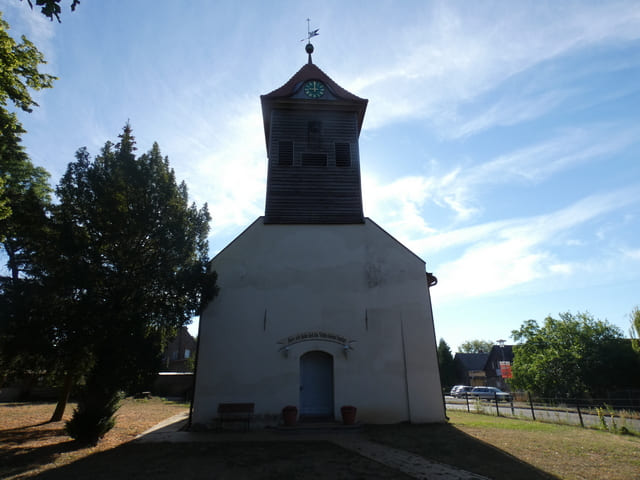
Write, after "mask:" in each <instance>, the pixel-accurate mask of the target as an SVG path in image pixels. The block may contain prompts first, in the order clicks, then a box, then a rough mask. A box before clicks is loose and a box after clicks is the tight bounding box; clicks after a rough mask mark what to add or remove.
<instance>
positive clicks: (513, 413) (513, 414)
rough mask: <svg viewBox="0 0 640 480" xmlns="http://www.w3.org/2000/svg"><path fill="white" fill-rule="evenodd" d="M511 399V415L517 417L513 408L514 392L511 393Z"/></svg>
mask: <svg viewBox="0 0 640 480" xmlns="http://www.w3.org/2000/svg"><path fill="white" fill-rule="evenodd" d="M509 401H510V402H511V416H513V417H515V416H516V411H515V409H514V408H513V394H510V395H509Z"/></svg>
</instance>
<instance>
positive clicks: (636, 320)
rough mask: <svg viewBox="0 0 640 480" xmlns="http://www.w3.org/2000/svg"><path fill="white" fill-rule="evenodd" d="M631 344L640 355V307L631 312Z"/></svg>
mask: <svg viewBox="0 0 640 480" xmlns="http://www.w3.org/2000/svg"><path fill="white" fill-rule="evenodd" d="M631 342H632V345H633V349H634V350H635V351H636V352H638V353H640V307H634V309H633V310H631Z"/></svg>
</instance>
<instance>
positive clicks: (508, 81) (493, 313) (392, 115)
mask: <svg viewBox="0 0 640 480" xmlns="http://www.w3.org/2000/svg"><path fill="white" fill-rule="evenodd" d="M34 3H35V2H34ZM63 3H64V5H63V12H62V16H61V19H62V23H60V24H59V23H57V22H55V21H54V22H51V21H49V20H48V19H46V18H45V17H44V16H42V15H41V14H39V13H38V12H37V11H31V10H30V9H29V6H28V4H27V2H25V1H22V2H21V1H18V0H0V11H2V12H3V17H4V19H5V20H7V21H8V22H9V24H10V25H11V30H10V33H11V34H12V35H13V36H14V38H17V37H18V36H19V35H21V34H25V35H26V36H27V37H28V38H29V39H30V40H31V41H33V42H34V43H35V44H36V46H37V47H38V49H39V50H40V51H42V52H43V53H44V55H45V57H46V59H47V61H48V63H47V65H46V66H45V67H44V68H43V69H42V70H43V71H46V72H47V73H52V74H54V75H56V76H58V77H59V80H57V81H56V82H55V87H54V88H53V89H48V90H46V91H40V92H36V94H35V98H36V100H37V102H38V103H39V105H40V106H39V107H38V108H37V109H35V110H34V112H33V113H30V114H21V115H20V120H21V121H22V123H23V125H24V126H25V128H26V129H27V131H28V133H27V134H26V135H25V136H24V140H23V143H24V145H25V147H26V149H27V153H28V154H29V155H30V157H31V159H32V161H33V162H34V163H35V164H36V165H39V166H43V167H45V168H46V169H47V170H48V171H49V172H50V173H51V183H52V185H55V184H57V182H58V181H59V179H60V177H61V176H62V174H63V173H64V171H65V169H66V166H67V164H68V163H69V162H71V161H73V160H74V153H75V151H76V150H77V149H78V148H80V147H83V146H86V147H87V148H88V149H89V151H90V152H91V153H92V154H93V155H95V154H98V153H99V149H100V147H101V146H103V145H104V143H105V142H106V141H107V140H111V141H117V135H118V134H119V133H120V131H121V129H122V127H123V126H124V125H125V123H126V122H127V121H129V122H130V123H131V126H132V127H133V132H134V135H135V137H136V140H137V147H138V151H139V152H141V153H142V152H145V151H147V150H149V149H150V148H151V147H152V145H153V142H156V141H157V142H158V144H159V145H160V149H161V151H162V153H163V154H164V155H166V156H168V158H169V161H170V164H171V166H172V167H173V168H174V169H175V172H176V177H177V179H178V180H184V181H185V182H186V183H187V185H188V187H189V194H190V197H191V198H192V199H193V200H194V201H195V202H196V203H197V204H198V205H202V204H204V203H205V202H207V203H208V205H209V209H210V212H211V215H212V217H213V220H212V223H211V236H210V253H211V254H212V255H214V254H215V253H216V252H218V251H220V250H221V249H222V248H223V247H224V246H225V245H227V244H228V243H229V242H230V241H231V240H232V239H233V238H235V237H236V236H237V235H238V234H240V233H241V232H242V231H243V230H244V229H245V228H246V227H247V226H248V225H249V224H251V223H252V222H253V221H254V220H255V219H256V218H257V217H259V216H260V215H262V214H263V213H264V200H265V192H266V171H267V158H266V149H265V144H264V131H263V126H262V113H261V109H260V98H259V97H260V95H261V94H265V93H268V92H270V91H272V90H274V89H276V88H278V87H280V86H281V85H283V84H284V83H286V81H287V80H288V79H289V78H290V77H291V76H292V75H293V74H294V73H295V72H296V71H298V69H299V68H301V67H302V66H303V65H304V64H305V63H306V61H307V55H306V53H305V51H304V45H305V42H303V41H301V40H302V39H304V38H305V37H306V34H307V18H309V19H310V27H311V29H312V30H313V29H316V28H317V29H319V34H320V35H318V36H317V37H314V38H313V39H312V42H313V44H314V46H315V52H314V54H313V61H314V63H315V64H316V65H317V66H319V67H320V68H321V69H322V70H323V71H324V72H325V73H327V74H328V75H329V76H330V77H331V78H332V79H333V80H334V81H336V82H337V83H338V84H339V85H341V86H342V87H344V88H346V89H347V90H349V91H350V92H352V93H354V94H356V95H358V96H360V97H363V98H367V99H368V100H369V104H368V107H367V113H366V116H365V120H364V125H363V129H362V132H361V135H360V164H361V170H362V188H363V198H364V210H365V215H366V216H368V217H370V218H371V219H373V220H374V221H375V222H376V223H377V224H379V225H380V226H381V227H382V228H384V229H385V230H386V231H387V232H389V233H390V234H391V235H393V236H394V237H395V238H397V239H398V240H399V241H401V242H402V243H404V244H405V245H406V246H408V247H409V248H410V249H411V250H413V251H414V252H415V253H416V254H417V255H418V256H420V257H421V258H423V259H424V260H425V261H426V269H427V271H429V272H433V273H434V274H435V275H436V276H437V278H438V280H439V281H438V284H437V285H436V286H435V287H433V288H432V289H431V299H432V304H433V314H434V323H435V331H436V337H437V339H440V338H443V339H444V340H445V341H446V342H447V343H448V344H449V346H450V347H451V349H452V351H454V352H455V351H457V350H458V346H459V345H461V344H462V343H463V342H465V341H467V340H473V339H484V340H491V341H496V340H498V339H505V340H507V343H512V339H511V338H510V335H511V332H512V330H515V329H518V328H519V327H520V326H521V325H522V324H523V322H525V321H526V320H529V319H535V320H537V321H538V322H542V321H544V318H545V317H546V316H548V315H552V316H554V317H555V318H558V314H559V313H560V312H566V311H570V312H572V313H578V312H589V313H591V314H592V315H593V316H594V317H596V318H598V319H601V320H607V321H609V322H610V323H613V324H615V325H617V326H618V327H620V329H621V330H622V331H623V333H624V334H625V335H628V334H629V327H630V317H629V314H630V312H631V310H632V309H633V307H635V306H636V305H638V304H640V158H639V156H640V155H639V153H640V3H639V2H637V1H635V0H633V1H619V2H618V1H608V2H595V1H594V2H590V1H575V2H574V1H563V2H556V1H548V2H546V1H519V2H508V1H496V2H491V1H478V2H468V1H426V0H423V1H376V0H368V1H357V0H352V1H345V0H338V1H333V0H325V1H323V2H319V3H318V2H316V3H313V2H293V1H278V0H271V1H269V2H263V1H249V0H246V1H242V2H238V1H235V0H234V1H226V0H218V1H208V0H189V1H182V2H178V1H170V0H131V1H128V2H126V3H125V2H118V1H115V0H101V1H92V0H82V2H81V4H80V5H79V6H78V7H77V9H76V11H75V12H71V11H70V9H69V5H70V3H71V2H70V0H69V1H66V0H63ZM190 330H191V331H192V333H197V321H196V322H195V323H194V324H193V325H192V326H191V327H190Z"/></svg>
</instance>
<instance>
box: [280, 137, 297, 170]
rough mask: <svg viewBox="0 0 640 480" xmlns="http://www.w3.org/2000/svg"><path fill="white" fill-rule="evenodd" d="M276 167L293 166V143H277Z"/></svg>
mask: <svg viewBox="0 0 640 480" xmlns="http://www.w3.org/2000/svg"><path fill="white" fill-rule="evenodd" d="M278 165H280V166H284V167H290V166H291V165H293V142H291V141H287V142H279V143H278Z"/></svg>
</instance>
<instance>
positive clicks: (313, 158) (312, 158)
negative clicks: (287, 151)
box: [302, 153, 327, 167]
mask: <svg viewBox="0 0 640 480" xmlns="http://www.w3.org/2000/svg"><path fill="white" fill-rule="evenodd" d="M302 165H304V166H305V167H326V166H327V154H326V153H303V154H302Z"/></svg>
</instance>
